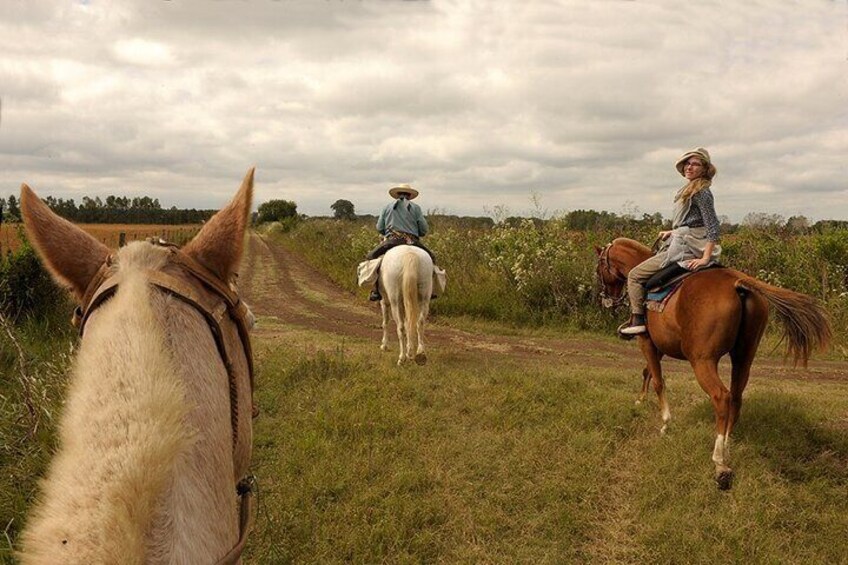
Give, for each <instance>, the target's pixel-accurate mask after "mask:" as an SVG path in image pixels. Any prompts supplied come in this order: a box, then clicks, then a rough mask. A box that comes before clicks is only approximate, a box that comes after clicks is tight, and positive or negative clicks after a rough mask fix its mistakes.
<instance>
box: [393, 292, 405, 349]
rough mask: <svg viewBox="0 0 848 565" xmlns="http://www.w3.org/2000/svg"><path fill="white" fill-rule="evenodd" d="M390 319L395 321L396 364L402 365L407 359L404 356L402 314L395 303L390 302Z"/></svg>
mask: <svg viewBox="0 0 848 565" xmlns="http://www.w3.org/2000/svg"><path fill="white" fill-rule="evenodd" d="M392 317H393V318H394V319H395V326H396V327H397V336H398V350H399V351H400V353H399V355H398V362H397V364H398V365H403V362H404V361H406V360H407V359H408V356H407V354H406V347H407V345H406V331H405V330H404V327H403V312H402V311H401V308H400V307H399V306H398V304H397V302H392Z"/></svg>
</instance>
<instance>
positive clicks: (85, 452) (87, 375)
mask: <svg viewBox="0 0 848 565" xmlns="http://www.w3.org/2000/svg"><path fill="white" fill-rule="evenodd" d="M252 184H253V171H252V170H251V171H250V172H249V173H248V176H247V177H245V182H244V183H243V186H242V191H240V192H239V195H238V196H237V198H236V199H235V201H240V202H239V204H238V206H237V207H235V208H234V207H233V205H232V204H231V207H230V208H231V213H234V214H235V215H236V216H239V217H240V216H244V218H245V219H244V221H243V222H242V223H241V227H242V230H243V229H244V226H245V225H246V214H247V212H248V211H249V207H250V197H251V195H252ZM248 185H249V186H248ZM23 192H24V194H23V196H22V209H23V210H24V216H25V221H27V222H28V223H27V230H28V232H29V233H30V236H31V239H32V240H33V241H34V243H35V245H36V248H37V249H38V250H39V252H40V254H42V256H43V257H44V258H45V262H46V264H47V265H48V267H49V268H50V270H51V272H52V273H53V274H54V276H55V277H56V278H57V279H58V280H60V281H62V282H64V283H65V284H67V285H69V286H70V287H71V288H72V289H73V290H74V292H75V294H77V296H80V295H81V292H80V289H84V288H85V282H86V280H87V279H86V277H88V278H89V279H90V278H91V275H92V269H91V268H90V265H91V264H94V263H96V258H98V257H101V256H102V254H103V249H102V248H101V247H102V246H99V244H97V242H94V243H91V242H89V241H87V240H86V239H85V237H84V236H82V235H80V234H78V233H76V232H72V233H74V234H76V238H73V237H70V238H68V239H69V240H72V241H74V242H75V243H77V244H80V243H82V244H83V245H84V246H87V247H88V248H89V249H90V252H89V254H90V256H89V257H88V258H87V257H86V253H82V252H80V253H74V254H73V259H72V261H73V264H72V265H70V266H69V265H68V264H66V262H64V261H65V260H64V256H65V255H68V256H70V254H68V253H67V251H68V250H62V249H57V248H55V244H56V242H57V241H61V240H62V238H61V237H59V236H57V235H56V234H54V233H53V232H54V230H55V231H59V232H61V231H62V230H70V229H73V230H78V228H75V227H73V226H71V225H70V224H67V225H66V224H65V223H62V222H64V221H58V220H60V219H58V218H52V217H50V215H49V211H46V210H45V209H46V206H44V205H43V203H41V202H40V201H38V200H37V198H36V197H35V195H34V193H32V192H31V191H30V190H29V189H28V188H25V189H24V191H23ZM235 201H234V202H235ZM222 213H224V212H222ZM213 220H214V218H213ZM213 220H210V222H207V227H208V226H209V225H210V224H211V225H212V227H211V229H212V230H216V228H215V223H214V222H213ZM231 220H232V219H231ZM222 222H223V221H222V220H220V219H219V222H218V224H220V223H222ZM223 223H227V224H238V223H239V222H238V221H229V222H223ZM69 226H70V227H69ZM47 228H51V229H47ZM206 229H207V228H204V230H203V231H201V234H200V235H198V236H197V238H195V240H194V246H195V249H200V250H205V253H206V261H205V264H206V265H209V267H210V268H211V269H215V271H214V272H215V273H217V274H220V273H221V272H222V271H223V272H227V271H231V270H232V269H233V265H232V262H231V261H230V262H228V261H226V260H224V259H223V258H224V257H226V254H221V255H216V254H215V251H214V250H211V249H209V248H208V247H207V245H208V241H216V242H218V241H219V240H220V238H221V236H220V233H219V232H218V233H214V234H212V236H213V237H211V238H210V237H209V235H208V233H207V235H204V231H206ZM80 231H81V230H80ZM237 232H239V238H238V240H237V241H238V243H239V246H240V244H241V237H242V236H243V231H241V230H237ZM45 234H51V235H50V236H45ZM205 242H206V243H205ZM230 253H231V252H230ZM168 255H169V251H168V249H167V248H163V247H159V246H154V245H152V244H150V243H146V242H135V243H131V244H129V245H128V246H126V247H125V248H122V249H121V250H120V251H119V252H118V253H117V255H116V257H115V261H114V263H115V265H116V267H115V268H116V269H117V273H118V274H119V275H120V281H121V282H120V285H119V286H118V289H117V292H116V293H115V295H114V296H113V297H111V298H110V299H108V300H107V301H106V302H105V303H104V304H103V305H102V306H100V307H99V308H97V309H96V310H95V311H94V312H93V314H92V315H91V317H90V318H89V320H88V323H87V325H86V326H85V333H84V336H83V339H82V341H81V344H80V347H79V352H78V355H77V358H76V360H75V363H74V367H73V371H72V374H71V376H70V385H69V388H68V392H67V400H66V403H65V407H64V409H63V413H62V417H61V421H60V424H59V450H58V452H57V454H56V456H55V457H54V459H53V460H52V462H51V465H50V468H49V470H48V473H47V476H46V477H45V479H44V480H43V482H42V488H41V494H40V497H39V501H38V502H37V504H36V505H35V507H34V510H33V511H32V513H31V514H30V516H29V517H28V519H27V523H26V528H25V530H24V532H23V533H22V535H21V547H22V550H21V553H20V554H19V557H20V558H21V561H22V562H23V563H160V562H177V563H185V562H198V563H215V562H217V561H218V560H219V559H220V558H221V557H223V556H224V555H225V554H226V553H227V552H228V551H229V550H230V549H231V548H232V547H233V546H234V545H235V544H236V541H237V540H238V533H239V532H238V516H237V515H238V511H237V501H236V495H235V482H236V481H237V480H238V478H239V477H240V476H241V474H243V473H245V472H246V468H247V464H248V462H249V457H250V436H251V430H250V395H249V391H248V393H247V394H244V392H245V391H244V390H240V391H239V392H240V394H239V407H238V408H239V413H246V414H247V415H246V416H245V417H242V418H240V419H239V427H238V430H237V434H236V436H237V439H236V443H235V444H234V443H233V441H234V439H233V433H234V432H233V428H232V425H231V409H230V385H229V382H228V374H227V370H226V368H225V367H224V364H223V362H222V361H221V357H220V354H219V350H218V348H217V346H216V343H215V340H214V339H213V337H212V334H211V332H210V329H209V326H208V325H207V322H206V320H205V319H204V316H203V315H202V314H201V313H200V312H199V311H198V310H196V309H195V308H193V307H192V306H190V305H189V304H187V303H186V302H184V301H182V300H180V299H178V298H175V297H174V296H172V295H170V294H167V293H165V292H163V291H161V290H158V289H154V288H153V287H151V286H150V284H149V281H148V277H149V276H150V275H149V273H150V272H155V271H159V270H161V269H162V268H163V267H164V266H165V265H166V263H167V261H168ZM197 256H200V254H198V255H197ZM230 257H232V254H231V255H230ZM238 257H240V252H239V253H237V254H236V256H235V260H237V259H238ZM216 260H217V261H219V263H218V264H217V265H216V264H215V263H214V262H215V261H216ZM232 333H233V335H228V339H234V340H237V339H238V336H237V334H236V331H235V330H233V332H232ZM228 334H229V332H228ZM235 362H236V365H237V369H238V370H239V371H241V372H242V373H246V371H247V365H246V363H247V361H246V359H245V358H243V357H241V358H238V359H236V360H235ZM240 386H241V385H240Z"/></svg>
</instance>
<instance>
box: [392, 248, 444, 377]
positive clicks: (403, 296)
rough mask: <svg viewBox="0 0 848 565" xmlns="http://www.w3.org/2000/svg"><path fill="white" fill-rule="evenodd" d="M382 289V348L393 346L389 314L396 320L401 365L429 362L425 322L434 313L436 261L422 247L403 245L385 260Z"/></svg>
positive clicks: (399, 363)
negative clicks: (434, 262)
mask: <svg viewBox="0 0 848 565" xmlns="http://www.w3.org/2000/svg"><path fill="white" fill-rule="evenodd" d="M379 284H380V289H381V290H382V296H383V299H382V300H381V301H380V308H381V310H382V313H383V341H382V343H381V345H380V349H382V350H383V351H386V350H387V349H388V346H389V333H388V323H389V311H391V317H392V319H394V321H395V325H396V327H397V336H398V342H399V344H398V348H399V349H400V354H399V356H398V365H402V364H403V363H404V362H405V361H408V360H410V359H414V360H415V362H416V363H418V364H419V365H423V364H424V363H426V362H427V354H426V353H425V352H424V322H425V321H426V320H427V315H428V314H429V312H430V297H431V296H432V293H433V260H432V259H430V255H429V254H428V253H427V252H426V251H424V250H423V249H421V248H418V247H415V246H412V245H399V246H397V247H393V248H391V249H390V250H389V251H387V252H386V254H385V256H384V257H383V262H382V265H381V267H380V283H379Z"/></svg>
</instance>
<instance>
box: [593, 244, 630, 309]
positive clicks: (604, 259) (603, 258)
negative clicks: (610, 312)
mask: <svg viewBox="0 0 848 565" xmlns="http://www.w3.org/2000/svg"><path fill="white" fill-rule="evenodd" d="M610 247H612V243H607V244H606V246H605V247H604V248H603V250H602V251H601V253H600V255H599V256H598V266H599V267H600V266H604V267H605V268H606V270H607V272H608V273H609V274H610V275H612V276H614V277H615V278H616V279H620V280H622V279H623V280H627V277H625V276H623V275H622V274H621V272H620V271H619V270H618V269H616V268H615V267H613V266H612V263H610V258H609V250H610ZM595 274H596V275H597V276H598V286H600V287H601V291H600V296H601V304H602V305H603V306H604V308H615V307H617V306H620V305H621V304H623V303H624V302H625V301H626V300H627V289H626V287H622V289H621V294H620V295H619V296H610V295H609V294H607V285H606V282H604V278H603V277H602V276H601V270H600V268H599V269H597V270H596V271H595Z"/></svg>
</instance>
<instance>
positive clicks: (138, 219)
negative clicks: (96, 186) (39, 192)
mask: <svg viewBox="0 0 848 565" xmlns="http://www.w3.org/2000/svg"><path fill="white" fill-rule="evenodd" d="M44 202H45V203H46V204H47V205H48V206H49V207H50V209H51V210H53V211H54V212H56V213H57V214H58V215H60V216H62V217H63V218H65V219H66V220H69V221H71V222H75V223H80V224H166V225H176V224H200V223H203V222H205V221H206V220H208V219H209V218H210V217H212V215H213V214H214V213H215V212H216V210H197V209H194V208H191V209H180V208H177V207H176V206H172V207H171V208H162V206H161V205H160V204H159V199H158V198H150V197H149V196H137V197H132V198H131V197H128V196H114V195H109V196H107V197H106V198H105V199H101V198H100V197H99V196H96V197H94V198H89V197H88V196H83V197H82V201H81V202H80V203H79V204H77V203H76V202H75V201H74V199H73V198H68V199H64V198H56V197H54V196H48V197H46V198H44ZM0 216H2V219H3V220H5V221H11V222H16V221H20V216H21V210H20V203H19V202H18V199H17V198H16V197H15V196H14V195H12V196H9V198H7V199H4V198H0Z"/></svg>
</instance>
